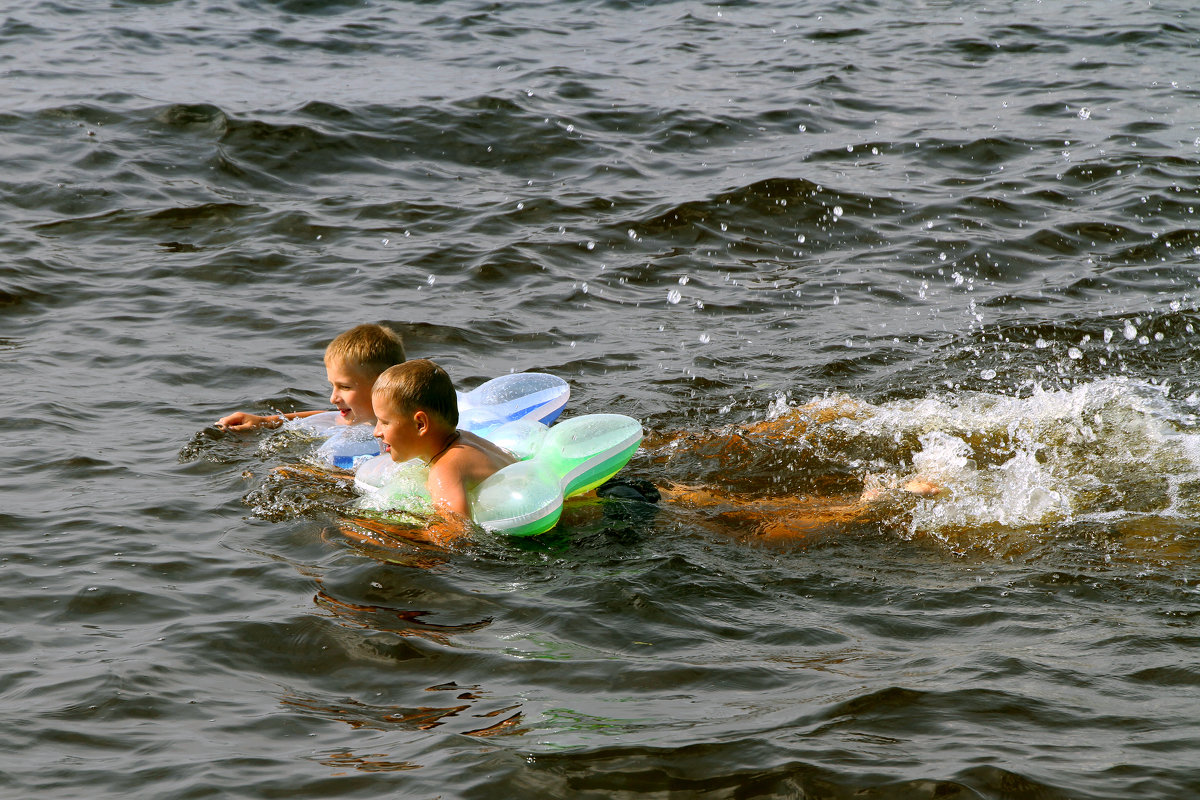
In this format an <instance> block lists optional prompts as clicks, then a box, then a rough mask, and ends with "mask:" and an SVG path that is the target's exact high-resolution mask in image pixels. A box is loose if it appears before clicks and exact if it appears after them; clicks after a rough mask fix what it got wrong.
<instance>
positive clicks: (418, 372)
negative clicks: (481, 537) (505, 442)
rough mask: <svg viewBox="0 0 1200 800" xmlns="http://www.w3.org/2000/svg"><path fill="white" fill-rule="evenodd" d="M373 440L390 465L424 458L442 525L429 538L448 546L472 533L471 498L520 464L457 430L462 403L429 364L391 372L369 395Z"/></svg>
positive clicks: (438, 522)
mask: <svg viewBox="0 0 1200 800" xmlns="http://www.w3.org/2000/svg"><path fill="white" fill-rule="evenodd" d="M371 404H372V408H373V412H372V413H373V415H374V417H375V437H376V438H377V439H379V441H380V443H381V449H382V450H383V452H384V453H385V454H387V455H388V456H390V457H391V459H392V461H395V462H402V461H408V460H409V459H412V458H417V459H420V460H421V461H422V462H424V463H425V464H426V465H428V467H429V479H428V482H427V484H426V488H428V490H429V495H430V497H431V498H432V500H433V505H434V507H435V508H436V509H438V510H439V511H440V512H442V515H443V518H442V519H441V520H434V521H433V523H432V524H431V525H430V527H429V529H428V531H427V533H426V538H428V539H429V540H430V541H433V542H435V543H437V544H447V543H449V542H451V541H453V540H455V539H457V538H460V537H462V536H464V535H466V534H467V533H468V531H469V530H470V528H471V509H470V505H469V503H468V499H467V493H468V492H469V491H470V490H472V489H474V488H475V487H476V486H477V485H479V484H480V483H481V482H482V481H483V480H484V479H485V478H488V477H490V476H491V475H492V474H494V473H496V472H497V471H499V470H500V469H503V468H504V467H507V466H508V465H509V464H512V463H514V462H515V461H516V458H515V457H513V455H512V454H511V453H509V452H508V451H507V450H503V449H502V448H500V447H498V446H497V445H494V444H492V443H491V442H489V441H487V440H486V439H483V438H481V437H479V436H476V435H475V434H473V433H470V432H468V431H464V430H459V429H458V398H457V396H456V394H455V392H454V384H453V383H451V381H450V376H449V375H447V374H446V371H445V370H443V369H442V368H441V367H439V366H438V365H437V364H434V363H433V362H432V361H429V360H426V359H417V360H415V361H408V362H405V363H404V364H398V365H396V366H394V367H390V368H388V369H387V370H385V371H384V372H383V374H381V375H380V376H379V377H378V379H376V381H375V386H374V388H373V389H372V391H371Z"/></svg>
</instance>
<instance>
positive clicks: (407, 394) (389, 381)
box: [371, 358, 458, 428]
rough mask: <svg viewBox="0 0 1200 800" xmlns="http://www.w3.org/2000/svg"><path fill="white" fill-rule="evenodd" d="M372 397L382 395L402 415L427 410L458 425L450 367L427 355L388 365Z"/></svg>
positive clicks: (440, 418) (449, 422)
mask: <svg viewBox="0 0 1200 800" xmlns="http://www.w3.org/2000/svg"><path fill="white" fill-rule="evenodd" d="M371 395H372V396H376V395H378V396H381V397H383V399H384V400H386V401H387V403H388V404H389V405H390V406H391V407H392V408H394V409H395V410H396V411H399V412H400V413H401V414H413V413H415V412H417V411H424V412H425V413H426V414H429V415H430V416H432V417H437V418H438V419H439V420H440V421H441V422H443V423H445V424H446V425H447V426H449V427H450V428H457V427H458V395H457V394H455V392H454V383H453V382H452V381H451V380H450V376H449V375H447V374H446V370H444V369H442V368H441V367H439V366H438V365H437V364H435V363H433V362H432V361H430V360H429V359H426V358H418V359H416V360H414V361H406V362H404V363H403V364H397V365H396V366H394V367H388V368H387V369H386V370H384V371H383V374H381V375H380V376H379V377H378V378H376V379H375V387H374V388H373V389H372V390H371Z"/></svg>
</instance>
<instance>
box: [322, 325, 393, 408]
mask: <svg viewBox="0 0 1200 800" xmlns="http://www.w3.org/2000/svg"><path fill="white" fill-rule="evenodd" d="M402 363H404V343H403V342H401V341H400V337H399V336H398V335H397V334H396V332H395V331H393V330H392V329H391V328H387V327H384V326H383V325H358V326H355V327H353V328H351V329H350V330H348V331H346V332H345V333H343V334H341V335H340V336H338V337H337V338H336V339H334V340H333V341H332V342H330V343H329V346H328V347H326V348H325V375H326V377H328V378H329V385H330V386H331V387H333V391H332V392H331V393H330V395H329V402H330V403H332V404H333V405H335V406H337V409H338V411H339V412H341V415H342V421H343V422H345V423H348V424H354V423H358V422H372V421H374V419H375V414H374V412H373V411H372V410H371V387H372V386H373V385H374V384H375V379H376V378H377V377H379V374H380V373H381V372H383V371H384V370H386V369H387V368H388V367H390V366H393V365H394V364H402Z"/></svg>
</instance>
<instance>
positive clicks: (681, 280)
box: [679, 275, 691, 286]
mask: <svg viewBox="0 0 1200 800" xmlns="http://www.w3.org/2000/svg"><path fill="white" fill-rule="evenodd" d="M690 280H691V278H689V277H688V276H687V275H680V276H679V285H680V286H687V285H688V281H690Z"/></svg>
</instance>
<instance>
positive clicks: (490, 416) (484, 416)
mask: <svg viewBox="0 0 1200 800" xmlns="http://www.w3.org/2000/svg"><path fill="white" fill-rule="evenodd" d="M570 396H571V387H570V386H568V385H567V382H566V381H564V380H563V379H562V378H559V377H557V376H555V375H547V374H546V373H544V372H519V373H515V374H512V375H501V376H500V377H498V378H492V379H491V380H490V381H487V382H486V383H483V384H481V385H480V386H477V387H476V388H474V389H472V390H471V391H469V392H459V393H458V427H460V428H462V429H463V430H466V431H470V432H471V433H476V434H479V435H480V436H487V435H488V433H490V432H491V431H494V430H496V429H497V428H499V427H500V426H502V425H505V424H507V423H510V422H514V421H517V420H524V419H532V420H536V421H538V422H541V423H544V424H546V425H549V424H550V423H551V422H553V421H554V420H555V419H557V418H558V415H559V414H561V413H562V410H563V407H564V406H566V404H567V400H568V399H569V398H570ZM338 417H339V415H338V412H336V411H325V412H322V413H320V414H313V415H312V416H310V417H301V418H299V419H294V420H291V421H289V422H288V423H286V425H285V427H287V428H288V429H289V430H298V431H303V432H305V433H310V434H315V435H317V436H323V437H325V441H324V442H323V443H322V444H321V446H320V447H318V448H317V452H316V454H315V456H316V458H317V460H318V461H321V462H323V463H326V464H332V465H333V466H335V467H338V468H340V469H354V468H355V467H357V466H358V465H359V464H361V463H363V462H364V461H366V460H367V459H368V458H371V457H372V456H377V455H379V442H378V441H377V440H376V439H375V429H374V427H373V426H371V425H339V424H338V422H337V420H338Z"/></svg>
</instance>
